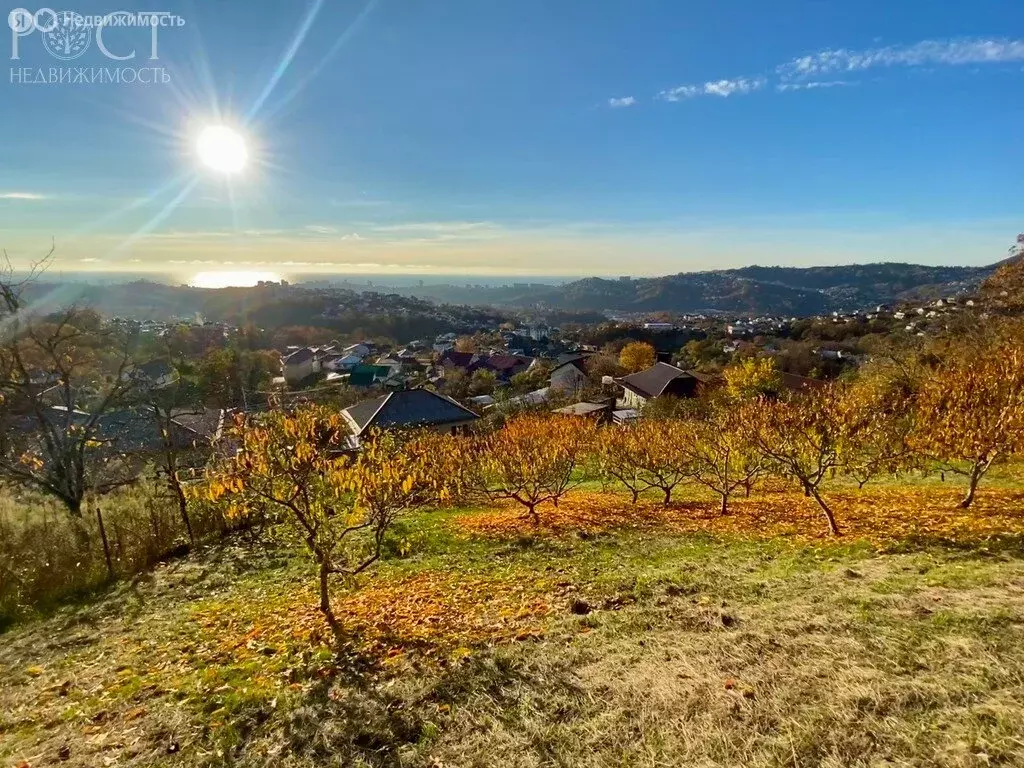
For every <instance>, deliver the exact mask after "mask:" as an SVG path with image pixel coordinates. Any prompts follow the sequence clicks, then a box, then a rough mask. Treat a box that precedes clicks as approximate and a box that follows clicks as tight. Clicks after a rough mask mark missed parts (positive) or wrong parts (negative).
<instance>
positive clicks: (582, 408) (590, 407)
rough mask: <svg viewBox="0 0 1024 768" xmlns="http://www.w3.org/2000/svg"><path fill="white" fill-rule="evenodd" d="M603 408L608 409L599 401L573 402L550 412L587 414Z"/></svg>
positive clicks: (566, 414) (597, 411) (567, 414)
mask: <svg viewBox="0 0 1024 768" xmlns="http://www.w3.org/2000/svg"><path fill="white" fill-rule="evenodd" d="M605 410H608V406H607V405H601V404H599V403H573V404H572V405H567V406H565V408H556V409H555V410H553V411H552V413H561V414H563V415H565V416H589V415H591V414H593V413H599V412H600V411H605Z"/></svg>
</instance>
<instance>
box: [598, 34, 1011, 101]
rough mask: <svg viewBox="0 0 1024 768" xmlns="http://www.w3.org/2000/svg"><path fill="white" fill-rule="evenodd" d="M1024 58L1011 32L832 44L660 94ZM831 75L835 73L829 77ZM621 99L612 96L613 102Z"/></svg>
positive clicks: (811, 86)
mask: <svg viewBox="0 0 1024 768" xmlns="http://www.w3.org/2000/svg"><path fill="white" fill-rule="evenodd" d="M1014 62H1024V40H1011V39H1009V38H992V39H984V38H963V39H958V40H922V41H920V42H917V43H913V44H911V45H890V46H886V47H882V48H866V49H862V50H851V49H848V48H826V49H824V50H821V51H818V52H816V53H811V54H808V55H805V56H798V57H796V58H794V59H790V60H789V61H787V62H786V63H784V64H780V65H779V66H777V67H775V69H774V70H773V71H772V72H771V73H768V74H763V75H757V76H753V77H738V78H735V79H726V80H708V81H707V82H704V83H694V84H686V85H677V86H675V87H674V88H668V89H666V90H664V91H661V92H660V93H659V94H658V96H657V97H658V98H659V99H661V100H662V101H685V100H687V99H692V98H696V97H698V96H722V97H727V96H732V95H734V94H746V93H753V92H754V91H759V90H761V89H762V88H764V87H765V86H767V85H768V84H769V83H770V82H774V84H775V90H776V91H779V92H786V91H809V90H816V89H820V88H835V87H838V86H844V85H856V82H855V81H850V80H845V79H838V78H836V77H835V76H837V75H839V76H842V75H845V74H852V73H857V72H863V71H865V70H868V69H873V68H876V67H940V66H950V67H955V66H962V65H965V64H967V65H980V64H998V63H1014ZM829 76H833V77H832V78H831V79H828V78H829ZM613 101H616V100H615V99H610V100H609V102H608V103H609V105H611V104H612V102H613Z"/></svg>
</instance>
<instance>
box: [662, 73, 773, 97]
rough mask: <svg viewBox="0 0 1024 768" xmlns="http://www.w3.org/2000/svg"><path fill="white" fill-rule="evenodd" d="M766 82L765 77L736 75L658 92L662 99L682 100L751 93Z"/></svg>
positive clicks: (762, 86)
mask: <svg viewBox="0 0 1024 768" xmlns="http://www.w3.org/2000/svg"><path fill="white" fill-rule="evenodd" d="M767 84H768V79H767V78H765V77H738V78H736V79H735V80H709V81H707V82H706V83H703V84H700V85H677V86H676V87H675V88H669V89H667V90H664V91H662V92H661V93H659V94H658V98H659V99H662V100H664V101H683V100H684V99H692V98H694V97H696V96H721V97H723V98H725V97H728V96H732V95H733V94H734V93H752V92H754V91H759V90H760V89H762V88H764V87H765V85H767Z"/></svg>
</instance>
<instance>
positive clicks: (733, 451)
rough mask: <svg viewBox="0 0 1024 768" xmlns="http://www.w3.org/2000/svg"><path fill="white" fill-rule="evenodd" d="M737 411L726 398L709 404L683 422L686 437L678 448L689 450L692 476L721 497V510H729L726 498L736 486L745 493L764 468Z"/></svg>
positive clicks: (736, 488) (761, 458)
mask: <svg viewBox="0 0 1024 768" xmlns="http://www.w3.org/2000/svg"><path fill="white" fill-rule="evenodd" d="M739 419H740V412H738V411H737V410H736V409H735V408H734V407H732V405H731V404H730V403H728V402H723V401H719V402H716V403H714V404H713V405H711V406H710V407H709V409H708V411H707V412H706V413H705V414H704V415H703V417H702V418H693V419H691V420H690V421H689V422H688V423H687V428H688V432H689V438H688V439H687V440H686V441H685V442H684V443H683V446H682V449H683V450H684V451H686V452H687V453H688V454H689V457H690V467H691V473H692V476H693V479H694V480H695V481H696V482H698V483H700V484H701V485H703V486H704V487H706V488H708V489H709V490H711V491H713V492H714V493H716V494H717V495H718V496H719V497H720V498H721V513H722V514H723V515H725V514H728V512H729V498H730V497H731V496H732V495H733V493H735V492H736V491H737V490H738V489H740V488H743V489H745V490H746V492H747V494H748V495H749V493H750V487H751V485H752V484H753V483H754V481H755V480H756V479H757V478H758V476H760V475H761V474H762V473H763V472H764V457H763V455H762V454H761V452H760V451H758V450H757V447H756V446H755V445H754V444H753V443H752V442H751V441H750V440H749V439H748V435H747V433H746V432H745V431H744V429H743V428H742V424H741V423H740V421H739Z"/></svg>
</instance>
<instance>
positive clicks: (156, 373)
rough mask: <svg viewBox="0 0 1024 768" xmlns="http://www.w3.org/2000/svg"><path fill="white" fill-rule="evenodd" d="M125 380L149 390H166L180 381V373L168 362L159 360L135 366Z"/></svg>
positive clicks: (125, 376)
mask: <svg viewBox="0 0 1024 768" xmlns="http://www.w3.org/2000/svg"><path fill="white" fill-rule="evenodd" d="M124 378H125V379H129V380H131V381H133V382H134V383H135V384H136V385H138V386H141V387H145V388H147V389H165V388H167V387H169V386H171V385H172V384H174V383H175V382H177V381H178V372H177V371H176V370H175V369H174V366H172V365H171V364H170V363H169V362H167V361H166V360H160V359H157V360H150V361H149V362H148V363H143V364H142V365H137V366H135V367H134V368H132V369H131V370H129V371H127V372H126V373H125V375H124Z"/></svg>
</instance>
